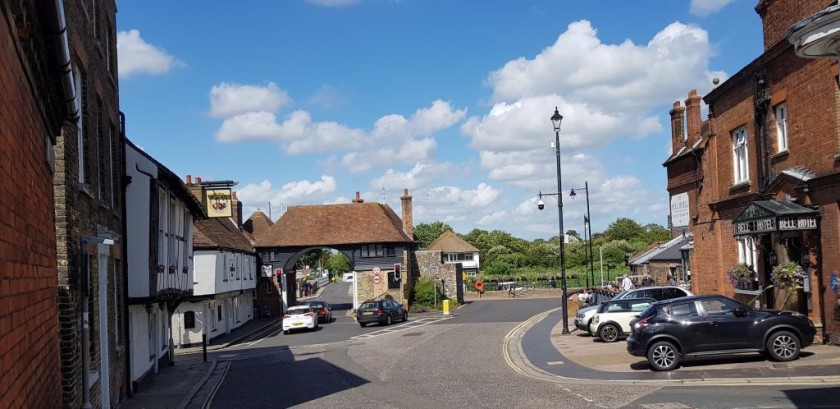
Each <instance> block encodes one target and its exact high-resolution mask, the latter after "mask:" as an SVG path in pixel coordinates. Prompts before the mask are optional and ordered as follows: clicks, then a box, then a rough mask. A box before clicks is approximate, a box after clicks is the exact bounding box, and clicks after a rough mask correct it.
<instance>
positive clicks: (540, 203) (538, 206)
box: [537, 199, 545, 210]
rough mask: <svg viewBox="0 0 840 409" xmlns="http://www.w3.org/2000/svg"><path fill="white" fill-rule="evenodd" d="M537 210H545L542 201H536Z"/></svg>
mask: <svg viewBox="0 0 840 409" xmlns="http://www.w3.org/2000/svg"><path fill="white" fill-rule="evenodd" d="M537 209H540V210H542V209H545V202H543V200H542V199H540V200H538V201H537Z"/></svg>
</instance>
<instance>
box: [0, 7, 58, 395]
mask: <svg viewBox="0 0 840 409" xmlns="http://www.w3.org/2000/svg"><path fill="white" fill-rule="evenodd" d="M0 17H2V18H0V95H3V103H2V107H0V109H2V111H3V112H2V115H0V408H54V407H59V406H60V405H61V378H60V371H59V368H60V364H59V353H58V351H59V348H58V309H57V306H56V286H57V281H56V254H55V224H54V223H55V221H54V210H53V209H54V208H53V191H52V171H51V169H50V167H49V166H48V164H47V159H46V158H47V151H46V144H45V140H44V137H45V136H48V135H50V133H51V132H50V131H49V129H47V126H46V125H45V124H44V123H43V121H42V118H43V116H42V115H41V112H40V108H39V106H38V105H39V104H41V103H42V101H38V100H33V92H34V90H33V89H31V88H30V83H29V82H28V81H27V78H26V77H25V76H24V70H25V69H26V68H24V66H22V65H21V61H20V60H19V59H18V55H17V53H16V52H15V47H16V39H15V38H10V37H9V33H10V32H13V31H14V30H10V29H9V27H8V25H7V22H8V21H7V20H6V17H7V16H6V15H5V14H3V15H0Z"/></svg>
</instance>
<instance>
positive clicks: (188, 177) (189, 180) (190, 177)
mask: <svg viewBox="0 0 840 409" xmlns="http://www.w3.org/2000/svg"><path fill="white" fill-rule="evenodd" d="M187 184H188V185H191V184H192V175H187Z"/></svg>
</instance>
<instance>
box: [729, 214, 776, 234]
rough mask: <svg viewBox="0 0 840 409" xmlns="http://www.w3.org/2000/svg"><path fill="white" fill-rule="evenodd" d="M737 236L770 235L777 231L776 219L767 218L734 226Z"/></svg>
mask: <svg viewBox="0 0 840 409" xmlns="http://www.w3.org/2000/svg"><path fill="white" fill-rule="evenodd" d="M733 230H734V233H735V235H736V236H742V235H745V234H756V233H768V232H774V231H776V218H775V217H767V218H764V219H756V220H747V221H745V222H738V223H735V224H734V225H733Z"/></svg>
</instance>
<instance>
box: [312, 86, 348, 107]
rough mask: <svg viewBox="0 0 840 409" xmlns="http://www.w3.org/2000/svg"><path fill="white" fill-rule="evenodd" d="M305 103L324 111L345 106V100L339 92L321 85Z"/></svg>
mask: <svg viewBox="0 0 840 409" xmlns="http://www.w3.org/2000/svg"><path fill="white" fill-rule="evenodd" d="M306 102H307V103H309V104H312V105H315V106H319V107H321V108H324V109H335V108H338V107H340V106H342V105H344V104H346V103H347V98H345V97H344V95H342V94H341V92H340V91H339V90H337V89H335V88H333V87H331V86H329V85H323V86H321V88H319V89H318V91H317V92H315V94H313V95H312V96H311V97H309V98H308V99H307V100H306Z"/></svg>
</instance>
